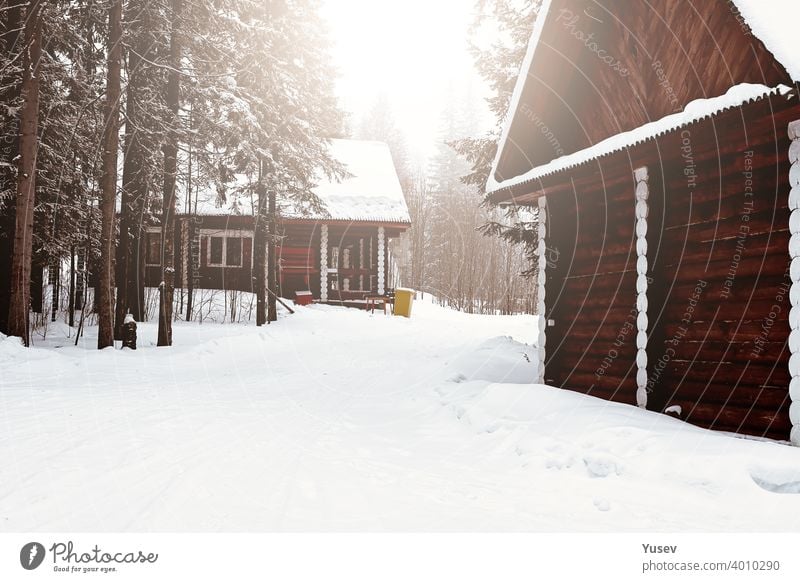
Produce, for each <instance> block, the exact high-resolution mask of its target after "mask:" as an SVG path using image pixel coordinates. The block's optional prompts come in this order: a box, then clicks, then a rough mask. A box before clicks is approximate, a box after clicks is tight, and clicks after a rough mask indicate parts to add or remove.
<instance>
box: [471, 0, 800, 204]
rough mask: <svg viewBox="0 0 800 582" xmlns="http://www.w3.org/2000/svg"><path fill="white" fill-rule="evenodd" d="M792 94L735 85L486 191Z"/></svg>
mask: <svg viewBox="0 0 800 582" xmlns="http://www.w3.org/2000/svg"><path fill="white" fill-rule="evenodd" d="M798 2H800V0H798ZM790 91H791V88H790V87H787V86H786V85H779V86H777V87H767V86H766V85H754V84H750V83H742V84H740V85H735V86H733V87H731V88H730V89H728V92H727V93H725V95H721V96H719V97H712V98H710V99H695V100H694V101H690V102H689V104H688V105H687V106H686V108H685V109H684V110H683V111H680V112H678V113H673V114H672V115H667V116H666V117H662V118H661V119H659V120H657V121H652V122H650V123H646V124H644V125H641V126H639V127H637V128H635V129H632V130H630V131H626V132H623V133H618V134H616V135H612V136H611V137H609V138H606V139H604V140H603V141H601V142H598V143H596V144H594V145H593V146H590V147H588V148H585V149H582V150H580V151H577V152H575V153H573V154H569V155H566V156H561V157H560V158H556V159H555V160H553V161H551V162H548V163H546V164H543V165H541V166H537V167H535V168H533V169H531V170H529V171H527V172H525V173H524V174H520V175H519V176H514V177H513V178H509V179H507V180H502V181H497V180H495V178H494V172H493V173H492V174H490V176H489V182H488V185H487V191H488V192H494V191H496V190H499V189H501V188H508V187H511V186H517V185H519V184H522V183H525V182H530V181H531V180H536V179H539V178H543V177H545V176H548V175H550V174H554V173H556V172H560V171H562V170H566V169H569V168H572V167H575V166H579V165H581V164H583V163H586V162H588V161H591V160H594V159H597V158H599V157H601V156H605V155H608V154H612V153H614V152H618V151H621V150H623V149H625V148H629V147H632V146H635V145H637V144H639V143H642V142H644V141H647V140H649V139H652V138H654V137H657V136H659V135H663V134H665V133H669V132H670V131H674V130H676V129H679V128H681V127H684V126H686V125H689V124H690V123H694V122H696V121H700V120H701V119H704V118H707V117H711V116H712V115H714V114H717V113H719V112H721V111H724V110H725V109H730V108H731V107H739V106H741V105H743V104H744V103H747V102H749V101H754V100H756V99H761V98H763V97H766V96H767V95H778V94H780V95H787V94H788V93H789V92H790Z"/></svg>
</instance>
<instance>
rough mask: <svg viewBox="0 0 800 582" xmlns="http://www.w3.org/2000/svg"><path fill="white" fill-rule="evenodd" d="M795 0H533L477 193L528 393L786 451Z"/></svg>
mask: <svg viewBox="0 0 800 582" xmlns="http://www.w3.org/2000/svg"><path fill="white" fill-rule="evenodd" d="M798 23H800V2H786V1H780V0H779V1H776V2H774V3H773V2H770V3H763V2H757V1H754V0H709V1H706V2H689V1H684V0H650V1H648V2H629V1H628V0H545V1H544V2H543V6H542V8H541V10H540V13H539V16H538V18H537V21H536V24H535V29H534V31H533V34H532V38H531V42H530V45H529V48H528V52H527V56H526V58H525V61H524V64H523V67H522V71H521V74H520V77H519V80H518V82H517V86H516V89H515V91H514V96H513V99H512V103H511V110H510V111H509V114H508V118H507V122H506V125H505V127H504V130H503V133H502V137H501V141H500V144H499V148H498V152H497V156H496V158H495V160H494V164H493V167H492V171H491V176H490V178H489V182H488V185H487V191H488V195H489V197H490V198H491V199H492V200H493V201H494V202H496V203H499V204H504V205H514V204H515V205H524V206H532V207H534V208H538V209H539V225H538V229H539V236H540V242H539V248H538V254H539V257H540V271H539V275H538V276H539V279H538V281H539V314H540V317H539V320H540V321H539V330H540V340H539V344H540V347H539V355H540V360H541V361H540V374H541V377H540V378H539V380H540V381H541V382H544V383H547V384H550V385H553V386H559V387H564V388H569V389H572V390H577V391H581V392H585V393H588V394H591V395H594V396H598V397H600V398H605V399H609V400H614V401H618V402H625V403H629V404H633V405H638V406H640V407H646V408H647V409H649V410H654V411H659V412H672V413H674V414H677V415H678V416H680V418H682V419H684V420H686V421H689V422H691V423H694V424H697V425H700V426H704V427H710V428H714V429H719V430H725V431H732V432H737V433H747V434H750V435H758V436H766V437H771V438H775V439H781V440H791V441H792V442H793V443H795V444H800V307H795V306H797V305H798V304H800V259H798V258H797V257H800V211H798V209H799V208H800V104H799V102H798V84H797V81H798V80H800V48H799V47H800V43H799V42H798V40H797V39H798V37H797V30H798V28H797V27H798Z"/></svg>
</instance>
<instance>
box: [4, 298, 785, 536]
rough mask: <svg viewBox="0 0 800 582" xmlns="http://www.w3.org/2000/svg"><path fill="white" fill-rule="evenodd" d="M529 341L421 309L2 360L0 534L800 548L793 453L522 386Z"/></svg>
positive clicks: (51, 342) (518, 322)
mask: <svg viewBox="0 0 800 582" xmlns="http://www.w3.org/2000/svg"><path fill="white" fill-rule="evenodd" d="M533 329H534V325H533V320H532V318H529V317H513V318H511V317H485V316H467V315H462V314H457V313H453V312H450V311H447V310H443V309H439V308H436V307H434V306H431V305H427V304H419V305H415V313H414V318H412V319H411V320H406V319H403V318H391V317H384V316H382V315H378V314H376V315H375V316H371V315H368V314H366V313H363V312H358V311H353V310H345V309H339V308H328V307H313V308H301V309H299V310H298V313H297V314H296V315H294V316H291V317H287V318H285V319H282V320H281V321H280V322H279V323H278V324H277V325H272V326H269V327H266V328H261V329H257V328H255V327H252V326H240V325H220V324H206V325H202V326H197V325H178V326H177V327H176V330H175V343H176V347H175V348H173V349H157V348H154V347H151V346H150V345H148V344H151V343H152V342H153V340H154V339H155V328H154V326H152V325H142V326H140V338H141V339H140V345H141V346H142V348H141V349H139V350H138V351H136V352H130V351H125V352H122V351H111V350H106V351H103V352H96V351H93V350H90V349H84V348H75V347H71V346H70V342H69V341H66V340H62V343H64V344H65V347H61V348H58V349H55V346H56V345H58V343H59V340H58V339H52V338H53V335H51V337H50V338H49V339H48V342H46V343H47V344H48V347H46V348H36V349H33V350H25V349H23V348H22V347H21V346H19V344H18V343H17V342H16V340H2V339H0V368H2V377H1V378H0V531H30V530H41V531H76V530H77V531H121V530H125V531H181V530H184V531H265V530H268V531H275V530H344V531H374V530H394V531H396V530H414V531H421V530H425V531H463V530H490V531H496V530H506V531H507V530H590V531H593V530H723V531H733V530H745V531H752V530H793V531H798V530H800V450H797V449H793V448H790V447H787V446H783V445H779V444H774V443H762V442H755V441H745V440H742V439H734V438H731V437H729V436H725V435H719V434H714V433H709V432H707V431H702V430H699V429H695V428H693V427H689V426H687V425H685V424H683V423H681V422H678V421H675V420H672V419H668V418H665V417H663V416H660V415H655V414H651V413H643V412H641V411H639V410H637V409H635V408H632V407H625V406H621V405H615V404H610V403H607V402H603V401H599V400H596V399H592V398H588V397H584V396H581V395H578V394H574V393H571V392H567V391H562V390H556V389H552V388H547V387H543V386H531V385H521V384H522V383H524V382H526V381H528V379H529V378H531V377H532V376H533V365H532V364H531V363H530V362H529V361H528V359H529V358H528V357H527V356H526V352H527V353H528V354H530V353H532V350H531V348H530V347H529V346H527V345H525V342H530V341H531V339H532V335H533ZM56 335H57V334H56ZM511 337H513V338H514V339H513V340H512V339H511ZM514 340H516V341H514ZM92 341H93V339H92V337H91V336H90V338H89V339H88V340H87V342H88V343H89V344H91V343H92ZM757 482H758V483H757ZM759 483H760V485H759ZM776 491H780V492H776Z"/></svg>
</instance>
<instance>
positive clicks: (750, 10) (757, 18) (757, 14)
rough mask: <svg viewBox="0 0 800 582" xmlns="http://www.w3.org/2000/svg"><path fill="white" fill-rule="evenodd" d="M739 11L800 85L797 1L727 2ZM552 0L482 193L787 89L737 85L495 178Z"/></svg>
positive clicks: (538, 23)
mask: <svg viewBox="0 0 800 582" xmlns="http://www.w3.org/2000/svg"><path fill="white" fill-rule="evenodd" d="M730 1H731V2H732V3H733V4H734V6H736V8H737V9H738V10H739V13H740V14H741V16H742V18H743V19H744V22H745V24H747V25H748V26H749V27H750V30H751V31H752V33H753V34H754V35H755V36H756V37H757V38H758V39H760V40H761V41H762V42H763V43H764V46H765V47H766V48H767V50H769V51H770V52H771V53H772V54H773V55H774V56H775V58H776V60H777V61H778V62H780V63H781V64H782V65H783V66H784V68H786V71H787V72H788V73H789V75H790V76H791V78H792V79H794V80H795V81H798V82H800V50H798V46H800V44H799V43H798V26H800V25H798V23H800V0H770V1H769V2H768V3H765V2H764V0H730ZM552 3H553V0H542V5H541V7H540V8H539V14H538V15H537V17H536V20H535V23H534V28H533V33H532V34H531V39H530V41H529V43H528V49H527V52H526V53H525V58H524V59H523V61H522V66H521V67H520V74H519V77H518V79H517V83H516V85H515V86H514V92H513V93H512V96H511V101H510V104H509V109H508V114H507V116H506V120H505V123H504V124H503V130H502V132H501V134H500V142H499V144H498V148H497V153H496V154H495V159H494V161H493V163H492V169H491V172H490V173H489V179H488V181H487V184H486V192H487V194H491V193H492V192H496V191H497V190H501V189H503V188H508V187H511V186H516V185H518V184H522V183H525V182H529V181H531V180H535V179H537V178H542V177H544V176H547V175H549V174H553V173H555V172H558V171H560V170H564V169H568V168H571V167H574V166H577V165H580V164H582V163H585V162H587V161H590V160H592V159H595V158H597V157H599V156H602V155H607V154H610V153H614V152H616V151H619V150H622V149H624V148H626V147H630V146H633V145H636V144H637V143H640V142H642V141H645V140H647V139H651V138H653V137H656V136H658V135H660V134H663V133H666V132H668V131H671V130H674V129H677V128H680V127H681V126H683V125H687V124H689V123H692V122H695V121H699V120H700V119H703V118H705V117H709V116H711V115H713V114H716V113H719V112H721V111H723V110H724V109H728V108H730V107H736V106H739V105H742V104H744V103H746V102H748V101H751V100H754V99H758V98H761V97H764V96H766V95H768V94H770V93H777V92H780V93H781V94H786V93H787V92H788V91H789V88H788V87H786V86H783V85H782V86H779V87H773V88H770V87H767V86H765V85H753V84H741V85H737V86H734V87H731V89H730V90H729V91H728V92H727V93H726V94H725V95H722V96H719V97H713V98H709V99H697V100H695V101H692V102H690V103H689V104H688V105H687V106H686V108H685V109H684V110H683V111H682V112H679V113H675V114H672V115H668V116H666V117H664V118H662V119H659V120H657V121H654V122H651V123H648V124H645V125H643V126H641V127H638V128H636V129H634V130H631V131H628V132H624V133H620V134H617V135H614V136H611V137H609V138H607V139H605V140H603V141H601V142H599V143H597V144H595V145H593V146H591V147H588V148H586V149H583V150H581V151H578V152H575V153H573V154H569V155H566V156H562V157H560V158H556V159H555V160H552V161H550V162H548V163H546V164H543V165H540V166H537V167H535V168H532V169H531V170H529V171H528V172H525V173H524V174H520V175H518V176H514V177H511V178H508V179H505V180H497V179H496V178H495V174H496V171H497V166H498V164H499V162H500V157H501V155H502V153H503V150H504V149H505V147H506V145H507V142H508V136H509V133H510V131H511V126H512V124H513V121H514V117H515V113H516V111H517V109H518V107H519V103H520V100H521V98H522V92H523V89H524V88H525V82H526V80H527V77H528V74H529V72H530V70H531V65H532V64H533V58H534V55H535V53H536V47H537V45H538V44H539V39H540V38H541V36H542V31H543V30H544V26H545V23H546V22H547V19H548V14H549V12H550V7H551V5H552Z"/></svg>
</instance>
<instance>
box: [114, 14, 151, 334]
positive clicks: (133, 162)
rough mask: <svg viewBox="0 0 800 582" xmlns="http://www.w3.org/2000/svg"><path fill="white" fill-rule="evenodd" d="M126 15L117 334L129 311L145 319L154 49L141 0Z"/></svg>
mask: <svg viewBox="0 0 800 582" xmlns="http://www.w3.org/2000/svg"><path fill="white" fill-rule="evenodd" d="M128 12H129V19H130V20H131V21H132V22H135V23H136V24H135V28H133V29H132V34H131V36H132V37H133V38H134V39H135V40H134V46H133V48H132V50H129V51H128V69H127V71H128V84H127V90H126V98H125V119H126V124H125V161H124V162H123V168H122V206H121V213H120V234H119V237H120V243H119V247H118V248H117V269H116V273H117V311H116V319H115V328H114V331H115V334H116V335H117V337H118V339H121V337H122V335H121V334H122V323H123V321H124V320H125V315H126V314H127V313H130V314H131V315H132V316H133V318H134V319H135V320H136V321H143V320H144V312H145V309H144V260H143V258H144V257H143V250H144V249H143V238H144V237H143V235H144V232H145V225H144V224H143V221H144V214H145V206H146V204H147V188H148V186H147V175H146V174H147V172H146V168H145V159H146V155H145V151H144V148H145V147H146V146H145V144H144V143H143V135H142V130H141V127H142V125H143V124H144V117H145V115H144V113H143V112H142V111H141V102H142V101H144V99H145V97H144V90H145V89H144V87H145V85H146V82H147V71H146V70H145V66H146V61H145V59H147V58H149V57H150V53H151V52H152V47H151V39H150V36H149V35H148V32H149V30H148V29H149V26H150V14H149V9H148V7H147V6H145V5H144V3H142V2H136V3H129V4H128Z"/></svg>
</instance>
